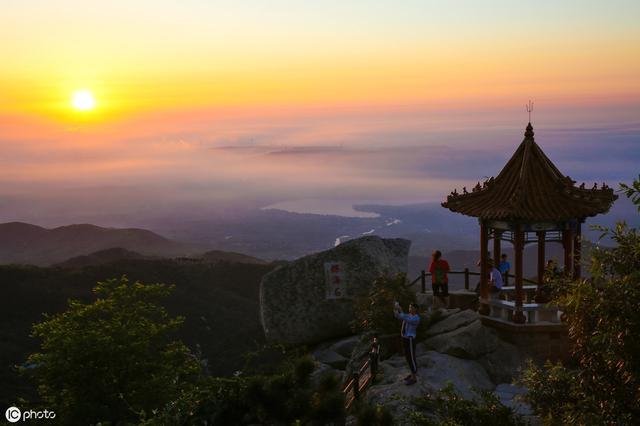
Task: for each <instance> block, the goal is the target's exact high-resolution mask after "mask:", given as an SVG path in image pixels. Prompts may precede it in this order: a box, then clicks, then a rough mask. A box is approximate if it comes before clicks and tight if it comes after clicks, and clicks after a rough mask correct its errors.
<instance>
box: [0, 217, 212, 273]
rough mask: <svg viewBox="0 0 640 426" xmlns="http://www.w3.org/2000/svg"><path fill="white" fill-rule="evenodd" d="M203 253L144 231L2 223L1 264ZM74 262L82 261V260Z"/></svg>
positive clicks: (199, 249) (198, 248) (195, 247)
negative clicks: (47, 227)
mask: <svg viewBox="0 0 640 426" xmlns="http://www.w3.org/2000/svg"><path fill="white" fill-rule="evenodd" d="M115 248H118V249H115ZM105 250H106V252H102V253H100V252H101V251H105ZM203 251H205V250H204V249H203V248H201V247H199V246H197V245H194V244H184V243H179V242H175V241H171V240H169V239H167V238H164V237H162V236H160V235H158V234H155V233H153V232H151V231H147V230H144V229H136V228H130V229H116V228H102V227H99V226H95V225H88V224H82V225H69V226H61V227H58V228H53V229H46V228H42V227H40V226H36V225H31V224H28V223H22V222H11V223H3V224H0V263H2V264H9V263H17V264H32V265H40V266H46V265H52V264H56V263H60V262H64V261H67V260H69V259H71V258H74V257H78V256H87V255H91V254H92V253H93V255H92V256H93V258H94V260H96V259H97V258H101V259H109V258H129V257H132V258H140V257H148V256H157V257H177V256H191V255H194V254H197V253H202V252H203ZM96 252H98V253H96ZM132 252H135V253H132ZM75 261H76V262H79V263H82V262H83V260H80V259H76V260H75ZM84 262H91V259H88V258H86V259H84Z"/></svg>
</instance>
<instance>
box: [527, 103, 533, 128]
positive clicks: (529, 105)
mask: <svg viewBox="0 0 640 426" xmlns="http://www.w3.org/2000/svg"><path fill="white" fill-rule="evenodd" d="M531 111H533V102H531V99H529V103H528V104H527V112H528V113H529V123H531Z"/></svg>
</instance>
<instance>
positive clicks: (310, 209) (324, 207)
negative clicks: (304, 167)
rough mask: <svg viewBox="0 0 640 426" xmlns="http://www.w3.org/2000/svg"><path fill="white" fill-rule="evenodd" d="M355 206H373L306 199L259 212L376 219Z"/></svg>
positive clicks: (375, 215)
mask: <svg viewBox="0 0 640 426" xmlns="http://www.w3.org/2000/svg"><path fill="white" fill-rule="evenodd" d="M357 204H375V203H373V202H371V201H358V202H353V201H348V200H326V199H318V198H307V199H302V200H289V201H282V202H279V203H275V204H271V205H269V206H266V207H262V209H261V210H270V209H275V210H285V211H288V212H291V213H307V214H323V215H334V216H345V217H362V218H376V217H380V215H379V214H378V213H372V212H362V211H358V210H355V209H354V208H353V206H354V205H357Z"/></svg>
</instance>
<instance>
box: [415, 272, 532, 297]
mask: <svg viewBox="0 0 640 426" xmlns="http://www.w3.org/2000/svg"><path fill="white" fill-rule="evenodd" d="M447 275H464V289H465V290H469V281H470V279H469V277H479V276H480V272H475V271H470V270H469V268H464V270H462V271H449V272H447ZM430 276H431V272H425V271H424V270H422V271H420V275H418V277H417V278H416V279H415V280H413V281H411V282H410V283H409V284H408V285H407V287H413V286H414V285H415V284H417V283H418V281H420V290H421V292H422V293H426V292H427V277H430ZM503 277H504V285H505V286H506V285H509V278H513V279H515V278H516V276H515V275H512V274H503ZM522 281H523V282H525V283H529V284H538V282H537V281H534V280H530V279H527V278H523V280H522Z"/></svg>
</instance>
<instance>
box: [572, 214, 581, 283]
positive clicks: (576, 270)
mask: <svg viewBox="0 0 640 426" xmlns="http://www.w3.org/2000/svg"><path fill="white" fill-rule="evenodd" d="M581 255H582V223H581V222H580V221H578V227H577V228H576V234H575V237H574V239H573V279H574V280H578V279H580V276H581V275H582V271H581V265H580V257H581Z"/></svg>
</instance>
